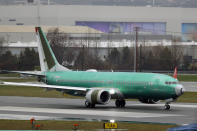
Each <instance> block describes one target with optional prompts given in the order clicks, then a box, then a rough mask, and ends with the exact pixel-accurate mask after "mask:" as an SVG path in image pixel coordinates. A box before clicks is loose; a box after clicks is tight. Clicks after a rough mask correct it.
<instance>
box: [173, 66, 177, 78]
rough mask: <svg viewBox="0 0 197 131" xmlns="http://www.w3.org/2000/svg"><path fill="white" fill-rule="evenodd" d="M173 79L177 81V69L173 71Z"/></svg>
mask: <svg viewBox="0 0 197 131" xmlns="http://www.w3.org/2000/svg"><path fill="white" fill-rule="evenodd" d="M173 77H174V78H175V79H177V67H175V69H174V74H173Z"/></svg>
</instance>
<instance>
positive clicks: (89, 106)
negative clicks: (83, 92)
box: [85, 101, 95, 108]
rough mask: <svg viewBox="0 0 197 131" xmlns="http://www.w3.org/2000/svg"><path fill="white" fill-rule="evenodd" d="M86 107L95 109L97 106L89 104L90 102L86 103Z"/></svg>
mask: <svg viewBox="0 0 197 131" xmlns="http://www.w3.org/2000/svg"><path fill="white" fill-rule="evenodd" d="M85 106H86V107H87V108H95V104H92V103H90V102H88V101H85Z"/></svg>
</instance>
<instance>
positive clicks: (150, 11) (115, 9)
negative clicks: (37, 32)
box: [0, 4, 197, 59]
mask: <svg viewBox="0 0 197 131" xmlns="http://www.w3.org/2000/svg"><path fill="white" fill-rule="evenodd" d="M196 12H197V9H196V8H179V7H151V6H146V7H131V6H100V5H97V6H91V5H28V4H27V5H8V6H5V5H4V6H0V37H1V36H2V37H4V39H5V41H6V43H17V42H18V41H20V42H26V43H27V42H32V41H33V42H35V41H36V38H35V36H34V29H33V27H34V26H48V28H47V29H44V31H45V32H47V31H48V29H49V27H52V26H53V27H59V29H61V28H64V29H63V31H62V32H64V33H67V34H69V37H70V39H72V40H78V43H80V41H81V40H82V39H90V40H93V41H94V40H95V39H96V40H98V42H100V43H102V44H100V46H101V47H102V46H103V45H104V44H105V43H106V42H109V41H110V42H112V43H113V44H112V45H114V46H117V45H118V46H133V43H134V41H135V35H136V27H137V28H138V34H139V42H142V43H143V42H144V41H146V43H149V44H147V45H151V43H160V44H161V43H162V44H167V45H168V44H169V43H172V41H173V40H174V38H176V39H178V41H180V43H179V44H181V43H183V44H188V43H189V45H190V47H189V45H188V48H189V49H190V48H192V49H193V48H194V47H195V46H194V45H195V44H196V42H195V41H197V17H196V16H195V13H196ZM8 26H10V30H8ZM21 30H22V31H21ZM19 32H20V33H19ZM21 32H22V33H21ZM109 34H110V35H109ZM89 43H91V42H89ZM114 43H115V44H114ZM191 45H192V47H191ZM193 46H194V47H193ZM189 49H188V50H189ZM185 52H189V53H191V52H190V51H185ZM193 54H195V53H193ZM193 54H192V53H191V54H188V55H192V56H193V58H195V59H197V55H196V56H195V55H193Z"/></svg>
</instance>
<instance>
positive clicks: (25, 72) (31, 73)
mask: <svg viewBox="0 0 197 131" xmlns="http://www.w3.org/2000/svg"><path fill="white" fill-rule="evenodd" d="M0 73H19V74H22V75H32V76H45V75H44V74H42V72H41V71H7V70H1V71H0Z"/></svg>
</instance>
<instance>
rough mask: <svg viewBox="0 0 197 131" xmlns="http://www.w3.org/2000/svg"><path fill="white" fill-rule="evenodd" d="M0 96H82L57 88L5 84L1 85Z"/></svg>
mask: <svg viewBox="0 0 197 131" xmlns="http://www.w3.org/2000/svg"><path fill="white" fill-rule="evenodd" d="M0 96H25V97H48V98H81V97H77V96H72V95H69V94H66V93H64V94H63V93H60V92H59V91H56V90H49V91H47V90H46V89H43V88H39V87H29V86H21V87H19V86H5V85H0Z"/></svg>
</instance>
